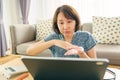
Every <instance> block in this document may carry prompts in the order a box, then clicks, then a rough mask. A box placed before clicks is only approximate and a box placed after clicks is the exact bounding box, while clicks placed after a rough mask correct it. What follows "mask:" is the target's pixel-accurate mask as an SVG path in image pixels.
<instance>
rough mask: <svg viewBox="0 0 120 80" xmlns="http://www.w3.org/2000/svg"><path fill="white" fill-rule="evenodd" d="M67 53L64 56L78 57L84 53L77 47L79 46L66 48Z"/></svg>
mask: <svg viewBox="0 0 120 80" xmlns="http://www.w3.org/2000/svg"><path fill="white" fill-rule="evenodd" d="M66 50H67V52H66V53H65V54H64V55H66V56H67V55H79V54H80V53H82V52H83V51H84V49H83V47H79V46H75V45H73V46H69V47H67V48H66Z"/></svg>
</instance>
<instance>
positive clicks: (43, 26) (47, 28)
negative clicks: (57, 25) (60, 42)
mask: <svg viewBox="0 0 120 80" xmlns="http://www.w3.org/2000/svg"><path fill="white" fill-rule="evenodd" d="M51 32H52V20H40V21H39V22H38V23H37V24H36V41H38V40H42V39H43V38H45V37H46V36H47V35H49V34H50V33H51Z"/></svg>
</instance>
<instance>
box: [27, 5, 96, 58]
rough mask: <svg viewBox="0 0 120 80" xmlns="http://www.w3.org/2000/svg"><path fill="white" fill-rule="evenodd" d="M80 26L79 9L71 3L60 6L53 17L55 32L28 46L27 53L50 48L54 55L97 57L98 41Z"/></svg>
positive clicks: (33, 53)
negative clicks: (70, 4)
mask: <svg viewBox="0 0 120 80" xmlns="http://www.w3.org/2000/svg"><path fill="white" fill-rule="evenodd" d="M79 28H80V19H79V15H78V13H77V11H76V10H75V9H74V8H73V7H71V6H69V5H63V6H61V7H58V8H57V10H56V12H55V14H54V18H53V30H54V32H55V33H52V34H50V35H49V36H48V37H46V38H45V39H43V40H41V41H39V42H38V43H36V44H35V45H34V46H31V47H30V48H28V50H27V54H29V55H36V54H38V53H40V52H42V51H44V50H46V49H48V48H49V49H50V50H51V51H52V53H53V56H54V57H77V58H79V57H81V58H96V52H95V48H94V46H95V45H96V43H97V41H96V40H95V39H94V38H93V37H92V35H91V34H90V33H88V32H85V31H80V30H79Z"/></svg>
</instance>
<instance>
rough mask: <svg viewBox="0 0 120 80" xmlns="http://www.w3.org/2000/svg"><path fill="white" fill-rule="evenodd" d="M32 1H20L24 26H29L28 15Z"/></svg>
mask: <svg viewBox="0 0 120 80" xmlns="http://www.w3.org/2000/svg"><path fill="white" fill-rule="evenodd" d="M30 2H31V0H20V8H21V13H22V20H23V24H28V23H29V22H28V14H29V7H30Z"/></svg>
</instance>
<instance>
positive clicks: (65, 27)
mask: <svg viewBox="0 0 120 80" xmlns="http://www.w3.org/2000/svg"><path fill="white" fill-rule="evenodd" d="M75 24H76V22H75V20H73V19H67V18H66V17H65V16H64V14H63V13H62V12H60V13H59V14H58V17H57V25H58V28H59V30H60V32H61V33H62V34H63V35H64V36H70V35H73V34H74V31H75Z"/></svg>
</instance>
